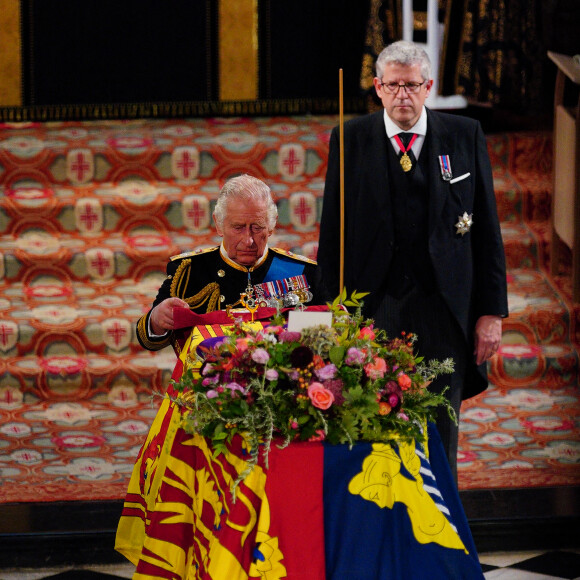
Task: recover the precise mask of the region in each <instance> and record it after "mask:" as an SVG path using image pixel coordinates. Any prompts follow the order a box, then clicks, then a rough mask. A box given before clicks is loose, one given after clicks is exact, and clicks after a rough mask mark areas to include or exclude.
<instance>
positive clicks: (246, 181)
mask: <svg viewBox="0 0 580 580" xmlns="http://www.w3.org/2000/svg"><path fill="white" fill-rule="evenodd" d="M230 199H243V200H256V201H260V202H263V203H264V204H265V205H266V211H267V213H268V227H269V228H270V229H274V227H275V226H276V220H277V218H278V207H277V206H276V203H275V202H274V200H273V199H272V192H271V190H270V188H269V187H268V186H267V185H266V184H265V183H264V182H263V181H262V180H261V179H258V178H256V177H252V176H251V175H248V174H243V175H238V176H237V177H232V178H231V179H228V181H226V183H225V184H224V186H223V187H222V189H221V191H220V194H219V197H218V199H217V202H216V204H215V208H214V210H213V215H214V220H215V222H216V224H217V226H218V227H220V228H221V227H223V223H224V219H225V217H226V213H227V205H228V200H230Z"/></svg>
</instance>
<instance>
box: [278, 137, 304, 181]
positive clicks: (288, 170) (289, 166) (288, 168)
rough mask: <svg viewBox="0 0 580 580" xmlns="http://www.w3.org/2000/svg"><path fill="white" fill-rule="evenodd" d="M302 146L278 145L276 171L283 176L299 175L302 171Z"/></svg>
mask: <svg viewBox="0 0 580 580" xmlns="http://www.w3.org/2000/svg"><path fill="white" fill-rule="evenodd" d="M304 157H305V155H304V147H302V145H298V144H287V145H282V146H281V147H280V153H279V155H278V171H279V172H280V174H281V175H282V176H284V177H299V176H301V175H302V174H303V173H304Z"/></svg>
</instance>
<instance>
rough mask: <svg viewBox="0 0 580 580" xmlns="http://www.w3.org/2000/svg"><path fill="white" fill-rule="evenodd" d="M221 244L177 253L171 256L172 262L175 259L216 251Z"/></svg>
mask: <svg viewBox="0 0 580 580" xmlns="http://www.w3.org/2000/svg"><path fill="white" fill-rule="evenodd" d="M218 249H219V246H211V247H210V248H202V249H200V250H193V251H191V252H183V253H182V254H176V255H175V256H171V258H169V259H170V260H171V261H172V262H173V261H174V260H181V258H191V257H192V256H197V255H198V254H207V253H208V252H215V250H218Z"/></svg>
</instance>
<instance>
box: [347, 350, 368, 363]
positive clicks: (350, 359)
mask: <svg viewBox="0 0 580 580" xmlns="http://www.w3.org/2000/svg"><path fill="white" fill-rule="evenodd" d="M363 362H365V353H364V352H363V351H362V350H359V349H358V348H355V347H354V346H351V347H350V348H349V349H348V350H347V351H346V358H345V359H344V363H345V364H347V365H349V366H352V365H362V364H363Z"/></svg>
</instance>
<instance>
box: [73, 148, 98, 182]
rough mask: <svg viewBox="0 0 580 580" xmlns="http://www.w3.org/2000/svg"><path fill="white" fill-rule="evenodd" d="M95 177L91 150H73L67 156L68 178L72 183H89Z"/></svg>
mask: <svg viewBox="0 0 580 580" xmlns="http://www.w3.org/2000/svg"><path fill="white" fill-rule="evenodd" d="M94 175H95V164H94V158H93V152H92V151H91V150H90V149H71V150H70V151H69V152H68V153H67V156H66V176H67V178H68V179H69V181H70V182H71V183H75V184H78V183H87V182H89V181H91V180H92V179H93V177H94Z"/></svg>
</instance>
